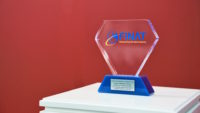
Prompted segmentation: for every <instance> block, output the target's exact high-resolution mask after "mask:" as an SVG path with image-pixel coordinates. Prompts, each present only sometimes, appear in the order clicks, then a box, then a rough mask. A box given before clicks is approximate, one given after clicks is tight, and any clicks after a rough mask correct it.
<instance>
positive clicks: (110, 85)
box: [98, 75, 154, 96]
mask: <svg viewBox="0 0 200 113" xmlns="http://www.w3.org/2000/svg"><path fill="white" fill-rule="evenodd" d="M98 92H99V93H116V94H128V95H143V96H150V95H151V94H152V93H154V90H153V88H152V86H151V84H150V82H149V80H148V78H147V77H146V76H132V75H106V76H105V77H104V80H103V82H102V83H101V85H100V87H99V89H98Z"/></svg>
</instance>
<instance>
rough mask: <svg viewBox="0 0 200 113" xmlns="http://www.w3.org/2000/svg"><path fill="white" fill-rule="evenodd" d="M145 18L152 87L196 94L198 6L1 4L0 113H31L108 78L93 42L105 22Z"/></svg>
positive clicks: (79, 0)
mask: <svg viewBox="0 0 200 113" xmlns="http://www.w3.org/2000/svg"><path fill="white" fill-rule="evenodd" d="M135 18H147V19H150V20H151V21H152V23H153V25H154V27H155V29H156V30H157V32H158V34H159V36H160V40H159V42H158V45H157V46H156V48H155V50H154V51H153V53H152V55H151V56H150V58H149V60H148V62H147V64H146V66H145V67H144V70H143V72H145V73H148V75H149V79H150V80H151V82H152V84H153V85H160V86H173V87H186V88H200V68H199V66H200V53H199V52H200V51H199V49H200V44H199V42H200V1H199V0H180V1H177V0H168V1H163V0H153V1H150V0H145V1H144V0H139V1H135V0H119V1H117V0H99V1H96V0H86V1H84V0H0V113H14V112H15V113H37V112H39V110H40V109H41V108H39V106H38V102H39V100H40V99H42V98H43V97H45V96H48V95H52V94H56V93H59V92H63V91H66V90H70V89H73V88H77V87H80V86H84V85H87V84H91V83H94V82H97V81H101V80H102V79H103V76H104V75H105V74H106V73H110V71H109V69H108V66H107V65H106V63H105V61H104V59H103V57H102V55H101V53H100V51H99V49H98V48H97V46H96V44H95V42H94V36H95V34H96V32H97V30H98V28H99V27H100V25H101V24H102V21H103V20H104V19H135Z"/></svg>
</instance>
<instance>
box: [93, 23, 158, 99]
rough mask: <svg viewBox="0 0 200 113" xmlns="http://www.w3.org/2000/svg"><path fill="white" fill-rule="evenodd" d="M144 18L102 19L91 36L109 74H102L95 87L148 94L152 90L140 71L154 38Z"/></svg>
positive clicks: (150, 26)
mask: <svg viewBox="0 0 200 113" xmlns="http://www.w3.org/2000/svg"><path fill="white" fill-rule="evenodd" d="M158 39H159V37H158V35H157V33H156V31H155V29H154V27H153V25H152V23H151V22H150V20H148V19H133V20H105V21H104V22H103V25H102V26H101V28H100V29H99V31H98V32H97V34H96V36H95V41H96V43H97V45H98V47H99V49H100V51H101V53H102V54H103V57H104V59H105V61H106V63H107V64H108V66H109V68H110V70H111V72H112V74H110V75H106V76H105V77H104V80H103V81H102V83H101V85H100V87H99V89H98V91H99V92H101V93H118V94H130V95H145V96H149V95H151V94H152V93H154V90H153V88H152V86H151V84H150V82H149V80H148V78H147V76H140V75H139V74H140V72H141V70H142V68H143V66H144V65H145V63H146V61H147V59H148V58H149V56H150V54H151V52H152V51H153V49H154V47H155V45H156V44H157V42H158Z"/></svg>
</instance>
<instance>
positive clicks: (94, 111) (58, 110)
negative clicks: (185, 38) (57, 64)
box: [40, 83, 200, 113]
mask: <svg viewBox="0 0 200 113" xmlns="http://www.w3.org/2000/svg"><path fill="white" fill-rule="evenodd" d="M99 85H100V83H95V84H92V85H88V86H85V87H82V88H78V89H75V90H71V91H67V92H64V93H60V94H57V95H53V96H49V97H46V98H43V99H42V100H40V106H44V107H45V110H43V111H41V112H40V113H200V90H197V89H184V88H171V87H157V86H155V87H153V88H154V90H155V93H154V94H153V95H151V96H136V95H121V94H106V93H98V91H97V90H98V88H99Z"/></svg>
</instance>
